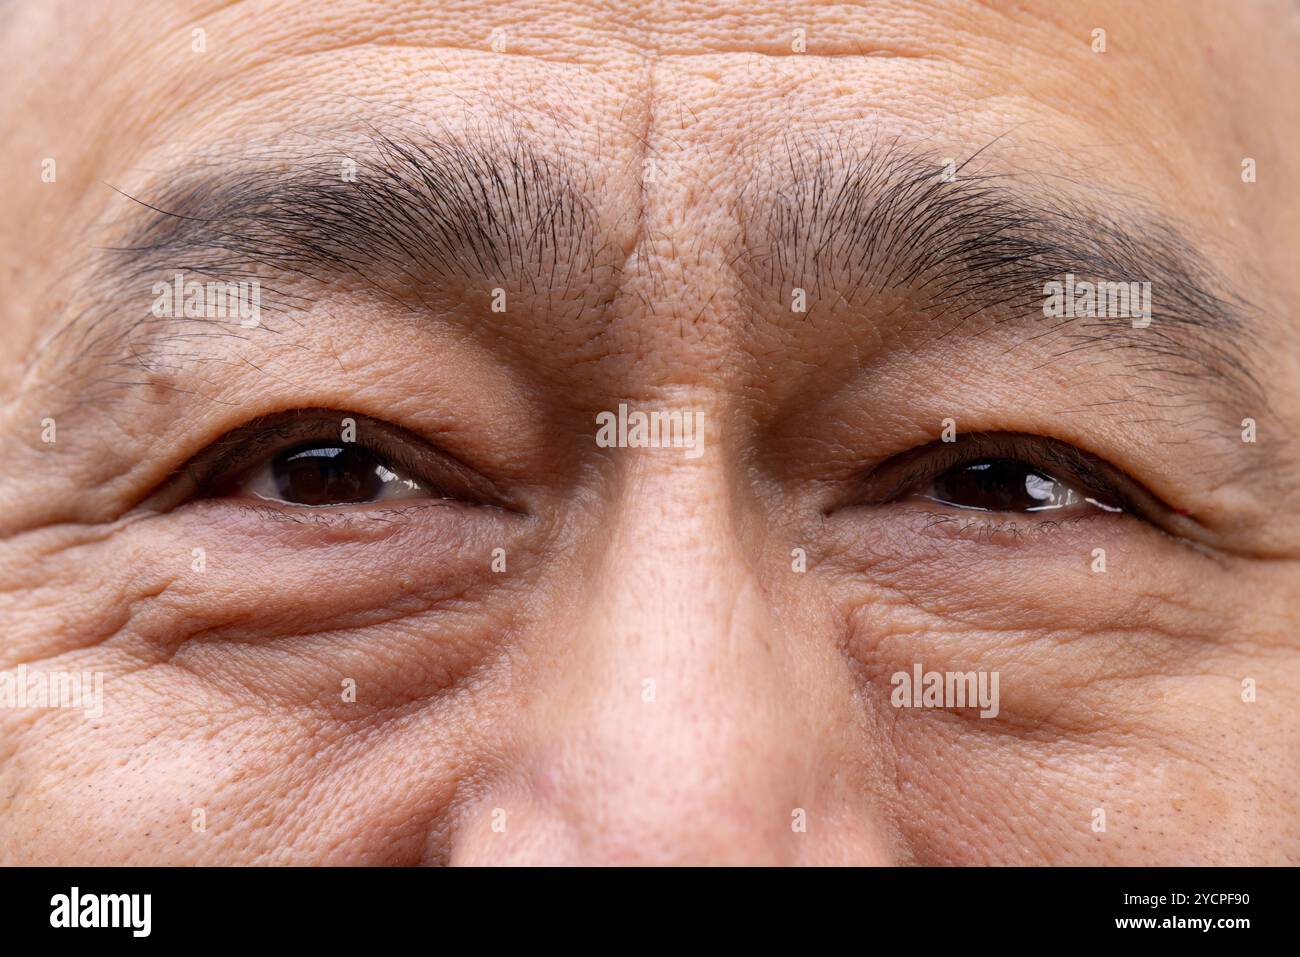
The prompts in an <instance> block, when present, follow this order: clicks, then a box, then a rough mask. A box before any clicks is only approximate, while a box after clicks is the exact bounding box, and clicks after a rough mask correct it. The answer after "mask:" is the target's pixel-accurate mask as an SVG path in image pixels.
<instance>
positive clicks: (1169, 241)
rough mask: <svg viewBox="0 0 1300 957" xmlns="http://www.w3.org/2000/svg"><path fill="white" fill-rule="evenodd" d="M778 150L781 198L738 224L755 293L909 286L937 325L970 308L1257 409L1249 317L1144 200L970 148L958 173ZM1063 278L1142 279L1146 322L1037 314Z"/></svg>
mask: <svg viewBox="0 0 1300 957" xmlns="http://www.w3.org/2000/svg"><path fill="white" fill-rule="evenodd" d="M786 146H787V149H786V155H785V156H784V157H783V159H784V165H783V168H782V169H781V172H780V176H781V178H782V181H783V183H784V184H785V186H784V188H783V189H781V190H779V191H777V192H775V193H774V194H773V195H771V196H768V197H764V198H761V199H760V201H759V202H758V203H757V204H756V208H757V209H758V210H759V212H758V214H757V215H753V214H752V213H751V215H750V216H749V217H748V218H749V220H750V221H749V222H747V223H746V228H747V230H748V231H751V232H752V233H753V235H751V236H750V237H749V241H750V243H751V245H752V246H753V247H754V249H753V250H752V254H753V255H754V259H753V260H752V261H753V262H754V264H755V268H757V269H758V270H759V272H760V273H762V272H763V271H764V267H765V269H766V274H765V275H760V277H759V279H760V281H761V282H763V283H764V284H766V286H767V287H769V288H774V289H775V288H779V289H782V290H785V291H788V290H789V289H790V288H791V287H792V286H800V287H803V286H805V284H807V287H808V288H809V295H810V299H811V298H813V296H812V293H813V292H814V291H815V292H816V293H818V294H819V296H825V294H826V293H830V294H831V296H830V299H831V300H832V301H838V300H839V299H840V298H841V297H844V298H851V297H853V296H855V295H856V296H871V295H880V294H882V293H884V292H885V291H887V290H891V289H907V290H910V291H911V293H912V294H913V298H914V299H915V300H916V301H917V302H919V303H922V304H923V307H924V311H925V312H926V313H927V314H928V315H929V317H930V318H932V319H937V320H944V319H946V320H949V321H948V322H947V323H945V328H946V330H947V331H951V330H952V329H955V328H957V327H959V326H961V325H963V324H965V323H967V322H969V321H970V320H972V319H974V318H976V317H978V316H981V315H984V314H987V315H988V316H989V317H991V321H993V322H996V323H1007V322H1012V321H1019V322H1020V323H1023V324H1026V326H1027V331H1028V333H1029V337H1030V338H1040V337H1041V338H1043V339H1047V338H1049V337H1051V338H1052V339H1053V341H1054V342H1056V343H1057V344H1058V345H1057V352H1056V353H1055V354H1056V355H1057V356H1061V355H1064V354H1067V353H1072V352H1076V351H1081V350H1089V349H1098V350H1103V351H1109V352H1118V351H1120V350H1131V354H1130V353H1126V356H1129V357H1131V358H1132V360H1133V364H1132V369H1133V370H1135V371H1140V372H1149V371H1158V372H1161V373H1165V374H1167V375H1169V376H1173V377H1182V378H1186V379H1188V380H1192V381H1193V382H1198V381H1203V380H1204V378H1205V377H1207V376H1209V377H1211V378H1212V379H1213V380H1215V381H1216V382H1219V383H1221V384H1225V385H1228V386H1229V387H1235V388H1236V390H1237V391H1240V392H1245V393H1247V394H1249V395H1250V396H1251V398H1252V399H1253V400H1256V401H1259V402H1263V401H1264V390H1263V389H1262V387H1261V385H1260V383H1259V382H1258V380H1257V379H1256V377H1255V375H1254V373H1253V371H1252V366H1251V364H1250V363H1249V362H1248V358H1247V357H1248V356H1249V354H1250V347H1251V345H1252V344H1253V343H1254V333H1255V330H1256V328H1257V326H1258V320H1259V310H1258V309H1257V308H1256V307H1255V306H1253V305H1252V304H1251V303H1250V302H1249V301H1247V300H1246V299H1245V298H1244V297H1243V296H1242V295H1240V294H1239V293H1237V292H1235V291H1233V290H1232V289H1231V288H1230V286H1229V285H1228V283H1227V282H1226V280H1224V278H1223V277H1222V276H1221V275H1219V274H1218V273H1217V272H1216V271H1215V270H1214V269H1213V268H1212V267H1211V266H1210V265H1209V263H1208V260H1207V259H1206V257H1205V256H1204V255H1203V254H1202V253H1200V252H1199V251H1198V250H1197V249H1196V248H1195V247H1194V246H1193V244H1192V243H1191V242H1190V241H1189V240H1188V239H1187V238H1186V237H1185V235H1184V234H1183V233H1182V232H1181V231H1180V230H1179V229H1178V228H1177V227H1176V226H1175V225H1174V224H1173V223H1172V222H1171V221H1170V220H1169V219H1168V218H1167V217H1165V216H1162V215H1160V214H1158V213H1157V212H1155V211H1154V210H1153V209H1151V208H1150V206H1149V204H1146V203H1144V202H1142V201H1140V200H1137V199H1135V198H1133V197H1127V196H1125V197H1115V201H1116V202H1117V203H1120V204H1122V207H1123V210H1124V212H1125V214H1126V215H1125V216H1121V215H1119V214H1117V213H1116V212H1114V211H1113V210H1111V209H1108V208H1106V204H1105V203H1104V202H1098V201H1097V200H1096V199H1094V200H1093V201H1092V202H1091V203H1085V202H1084V201H1082V200H1080V199H1078V198H1075V196H1074V193H1073V189H1072V188H1062V189H1060V190H1053V191H1051V192H1048V191H1047V190H1045V189H1044V188H1043V187H1042V186H1041V185H1040V186H1037V187H1035V188H1028V187H1027V186H1026V185H1025V183H1024V182H1022V181H1021V178H1020V177H1017V176H1016V175H1014V174H1011V173H999V172H988V171H985V170H983V169H981V170H976V169H974V168H973V167H974V163H975V161H976V160H977V159H978V158H979V157H980V156H981V155H982V154H983V152H984V150H980V151H977V152H976V153H975V154H973V155H972V156H970V157H968V158H967V159H966V160H965V161H964V162H961V163H960V164H958V163H956V162H955V161H947V162H945V161H943V160H941V159H939V158H938V157H936V156H935V155H932V154H930V153H928V152H924V151H920V150H914V149H910V148H907V147H904V146H901V145H900V144H898V143H891V144H887V145H885V146H884V147H882V148H875V149H870V150H867V151H866V152H865V153H864V152H857V151H852V150H850V149H848V148H844V147H829V146H827V145H826V144H822V143H812V144H808V143H794V142H790V141H787V144H786ZM987 148H988V147H985V149H987ZM741 208H742V209H744V208H745V204H744V203H742V204H741ZM1130 218H1131V219H1132V222H1131V223H1130V222H1129V221H1127V220H1129V219H1130ZM1067 274H1072V275H1073V276H1075V277H1077V278H1078V279H1080V280H1088V281H1101V282H1149V283H1150V284H1151V287H1150V288H1151V290H1152V302H1151V321H1150V325H1149V326H1147V327H1145V328H1133V327H1132V325H1131V323H1130V320H1129V319H1127V318H1115V317H1106V316H1104V315H1103V316H1095V317H1088V316H1072V317H1059V318H1058V317H1055V316H1052V317H1048V316H1045V315H1044V310H1043V306H1044V302H1045V300H1046V299H1047V295H1046V290H1045V284H1046V283H1047V282H1050V281H1052V280H1061V279H1063V278H1064V277H1065V276H1066V275H1067ZM1035 323H1036V324H1037V326H1036V328H1035V326H1034V324H1035ZM945 334H946V333H945Z"/></svg>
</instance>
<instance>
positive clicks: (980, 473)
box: [916, 459, 1121, 512]
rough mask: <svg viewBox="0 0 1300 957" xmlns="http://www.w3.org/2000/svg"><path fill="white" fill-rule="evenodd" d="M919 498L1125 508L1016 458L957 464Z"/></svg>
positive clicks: (999, 508) (1032, 508)
mask: <svg viewBox="0 0 1300 957" xmlns="http://www.w3.org/2000/svg"><path fill="white" fill-rule="evenodd" d="M916 496H917V497H918V498H922V499H926V500H929V501H931V502H935V503H936V504H939V505H948V506H950V507H952V508H965V509H973V510H975V511H980V512H1060V511H1062V510H1065V509H1069V508H1077V507H1079V506H1083V505H1091V506H1093V507H1095V508H1100V509H1103V510H1105V511H1108V512H1118V511H1121V509H1120V507H1119V506H1117V505H1107V504H1105V503H1104V502H1102V501H1100V500H1099V499H1097V498H1095V497H1093V496H1091V495H1090V494H1088V493H1087V492H1085V491H1080V490H1079V489H1076V488H1075V487H1074V486H1072V485H1070V484H1068V483H1067V482H1065V481H1062V480H1061V479H1058V478H1055V477H1053V476H1051V475H1048V474H1046V473H1045V472H1044V471H1042V470H1040V469H1039V468H1038V467H1037V466H1034V465H1031V464H1030V463H1028V462H1021V461H1018V460H1016V459H982V460H980V461H977V462H969V463H966V464H963V465H956V466H953V467H952V468H950V469H948V470H947V471H946V472H944V473H943V474H942V475H938V476H936V477H935V478H933V479H931V480H930V481H929V482H928V483H927V484H926V485H925V487H924V488H923V489H922V490H921V491H919V492H917V493H916Z"/></svg>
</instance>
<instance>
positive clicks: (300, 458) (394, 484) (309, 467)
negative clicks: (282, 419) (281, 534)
mask: <svg viewBox="0 0 1300 957" xmlns="http://www.w3.org/2000/svg"><path fill="white" fill-rule="evenodd" d="M226 489H228V490H229V491H232V492H235V493H243V494H247V495H253V496H256V497H257V498H261V499H266V500H267V501H270V502H280V503H283V504H286V505H309V506H319V505H361V504H367V503H370V502H379V501H392V500H395V499H403V498H422V497H426V496H427V495H428V492H427V491H426V490H425V488H424V487H423V486H422V485H420V483H418V482H416V481H414V480H413V479H410V478H406V477H405V476H403V475H401V474H400V473H398V472H395V471H393V470H392V469H391V468H389V467H388V466H386V465H385V464H384V462H383V460H382V459H380V458H379V457H378V456H376V455H375V453H373V452H371V451H369V450H368V449H363V448H357V447H355V446H351V445H325V444H321V443H319V442H316V443H307V444H305V445H299V446H294V447H293V448H290V449H286V450H285V451H283V452H278V453H276V454H275V455H274V456H273V457H272V458H271V459H270V461H268V462H265V463H262V464H259V465H257V466H256V467H254V468H253V469H250V470H249V471H248V472H247V473H246V474H244V475H242V476H240V477H239V479H237V480H235V482H234V483H232V484H230V485H227V486H226ZM438 497H439V498H441V497H445V496H441V495H440V496H438Z"/></svg>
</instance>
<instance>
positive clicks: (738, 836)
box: [538, 450, 806, 861]
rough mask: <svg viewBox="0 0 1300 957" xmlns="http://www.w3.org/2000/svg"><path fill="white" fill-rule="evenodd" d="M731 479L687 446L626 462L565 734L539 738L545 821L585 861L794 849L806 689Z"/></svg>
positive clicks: (572, 657) (550, 708)
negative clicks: (745, 534)
mask: <svg viewBox="0 0 1300 957" xmlns="http://www.w3.org/2000/svg"><path fill="white" fill-rule="evenodd" d="M664 456H671V457H672V460H665V458H664ZM725 482H726V476H725V475H724V474H723V473H722V470H721V469H720V468H718V467H717V465H716V463H715V464H709V462H708V461H707V459H705V458H701V459H700V460H697V461H691V460H688V459H686V458H685V456H683V455H682V454H681V453H680V452H670V451H667V450H657V451H653V452H652V451H642V452H639V453H637V456H636V460H635V461H634V462H631V463H630V464H629V465H628V468H627V473H626V481H625V482H624V484H623V491H622V493H621V495H620V496H619V500H618V506H617V509H616V515H615V516H614V518H613V520H612V522H611V525H610V527H609V531H608V540H607V542H606V544H605V546H604V548H603V549H602V552H603V554H602V556H601V561H600V565H599V572H598V573H597V574H595V575H594V577H593V580H592V582H591V586H590V591H589V593H588V594H587V595H585V596H584V598H583V600H582V608H581V611H580V612H579V613H578V616H577V619H576V621H575V622H574V623H573V624H574V631H573V633H572V637H571V641H570V642H569V643H568V646H569V650H568V652H567V653H566V655H565V657H566V659H567V661H568V663H569V665H570V667H569V668H567V670H566V672H565V675H564V678H563V680H559V681H555V682H551V683H549V687H550V688H554V689H555V691H554V693H555V694H556V695H558V698H559V700H553V701H551V702H549V703H548V704H547V706H546V710H547V712H548V713H549V714H559V715H561V716H562V718H561V721H562V722H563V725H564V727H563V728H562V729H555V730H554V731H552V732H551V739H550V740H549V741H547V742H538V745H539V754H541V755H545V756H546V757H545V758H543V760H544V762H545V763H546V768H545V770H544V772H543V773H544V776H545V780H546V787H545V791H546V793H547V794H548V795H549V799H550V800H552V801H553V802H554V806H553V807H552V808H551V809H550V811H549V813H560V814H563V815H565V816H566V817H567V822H566V823H567V826H568V828H569V829H571V833H572V834H573V836H574V837H575V838H576V840H575V842H574V845H573V846H572V847H571V849H572V850H574V851H575V852H578V850H577V849H578V847H581V848H582V850H581V852H580V853H581V855H582V856H583V857H588V858H589V857H591V856H593V855H594V856H596V857H605V856H609V857H612V858H621V859H636V860H642V859H647V858H648V859H652V860H654V859H682V857H683V856H685V857H688V858H692V859H694V858H695V857H696V856H697V857H698V859H701V860H713V861H717V860H725V859H727V857H728V855H730V854H733V853H736V852H738V851H740V850H742V849H743V850H744V851H745V853H746V854H748V855H749V857H750V858H752V856H753V850H754V849H755V848H762V849H763V851H762V855H761V857H762V859H769V860H774V861H775V860H782V859H784V858H785V857H787V856H788V855H789V854H790V853H792V851H791V848H790V847H788V846H787V845H788V844H789V838H790V836H791V835H792V833H793V832H792V831H791V828H790V821H791V814H792V811H793V810H794V808H795V807H796V806H797V795H798V793H799V791H800V788H801V786H802V784H803V783H804V778H805V777H806V774H805V769H804V768H803V767H802V764H803V762H804V755H805V754H806V749H805V748H802V747H801V746H800V741H801V740H802V739H803V737H804V734H805V732H804V731H802V730H800V729H801V728H802V727H803V726H804V725H806V721H805V720H804V718H803V716H802V715H801V714H800V713H799V704H798V702H799V701H801V700H804V699H805V698H806V696H801V695H797V694H795V693H794V689H793V687H792V684H793V672H794V669H793V667H792V665H791V664H790V661H789V660H788V659H789V657H790V656H789V655H788V653H787V649H786V648H785V647H784V645H785V642H784V639H783V636H782V634H781V629H780V627H779V624H778V622H777V620H776V618H775V617H774V614H773V612H772V609H771V608H770V606H769V603H768V602H767V600H766V599H765V597H764V595H763V592H762V590H761V588H760V587H759V583H758V581H757V580H756V575H755V573H754V571H753V570H752V568H751V559H750V556H749V555H747V554H746V549H745V546H744V544H743V542H742V541H741V540H740V537H739V535H738V534H737V529H736V525H735V523H734V521H733V516H732V514H731V512H730V499H729V497H728V495H727V494H726V488H725ZM547 693H552V692H549V691H548V692H547Z"/></svg>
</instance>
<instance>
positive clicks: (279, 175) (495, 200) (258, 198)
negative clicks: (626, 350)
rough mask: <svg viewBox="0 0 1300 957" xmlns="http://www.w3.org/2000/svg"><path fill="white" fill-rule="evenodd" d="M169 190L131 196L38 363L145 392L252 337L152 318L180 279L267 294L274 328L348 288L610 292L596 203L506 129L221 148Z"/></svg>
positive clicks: (390, 294) (110, 386)
mask: <svg viewBox="0 0 1300 957" xmlns="http://www.w3.org/2000/svg"><path fill="white" fill-rule="evenodd" d="M166 176H167V180H166V181H165V182H164V183H163V185H161V186H150V187H146V190H147V191H146V192H142V193H141V194H140V195H138V196H133V195H131V194H128V193H125V192H123V191H121V190H118V192H120V193H122V195H123V196H126V197H127V198H128V199H130V200H132V201H133V203H134V205H133V207H132V208H131V209H130V210H129V211H128V213H127V214H126V215H125V216H123V217H122V218H121V219H120V220H118V221H116V222H114V223H111V224H109V226H108V228H109V229H111V230H113V232H114V235H116V236H119V237H120V239H118V241H116V242H114V243H111V244H109V245H104V246H101V247H100V248H99V255H98V257H97V258H96V260H95V261H94V263H93V265H92V267H91V269H90V271H89V275H88V277H87V281H85V282H84V283H83V284H82V288H83V289H85V290H87V292H86V294H85V296H84V298H85V300H86V301H87V303H88V304H87V305H86V306H85V307H84V308H82V309H80V310H79V311H77V312H75V313H73V314H71V315H69V316H65V318H64V321H63V322H62V323H61V325H60V327H59V329H58V331H57V332H56V334H55V335H54V336H53V337H52V338H51V339H50V340H48V341H47V342H46V343H45V344H44V345H43V346H42V349H41V351H45V349H46V348H47V347H50V346H57V347H58V351H60V352H62V353H64V354H65V358H66V361H68V362H71V363H73V364H74V365H76V366H78V367H83V368H84V367H86V366H93V367H94V368H95V371H96V381H97V383H98V386H99V388H100V389H101V390H103V389H106V390H108V391H113V390H115V389H117V388H120V387H124V386H131V385H136V384H139V383H138V382H136V381H134V380H135V379H137V378H138V375H134V374H133V370H134V372H135V373H138V372H139V371H140V370H141V369H144V370H146V371H149V370H156V369H159V368H161V367H163V366H165V365H168V364H170V363H172V362H185V361H188V360H191V359H194V358H196V357H198V356H197V354H196V353H195V352H194V349H195V343H196V342H201V341H203V339H205V338H207V337H225V336H238V335H240V334H241V332H243V331H242V330H240V329H239V328H238V326H237V324H234V325H232V324H229V323H227V324H221V323H212V322H211V321H209V320H206V319H201V318H193V319H188V318H184V317H176V318H171V319H158V318H156V317H153V316H151V315H149V314H148V309H147V307H145V306H144V305H143V303H145V302H147V301H148V299H149V298H150V296H151V295H152V293H150V290H151V287H152V284H153V283H154V282H155V281H158V280H160V279H161V280H170V279H171V278H172V276H173V274H175V273H182V274H184V275H185V277H186V279H194V280H198V281H200V282H203V281H210V280H219V281H222V282H225V283H235V282H239V281H245V280H254V279H256V280H258V282H259V285H260V289H261V293H262V295H261V299H262V304H261V309H262V311H263V312H265V313H275V312H284V311H287V310H289V309H290V308H292V307H302V306H305V305H308V304H310V303H311V302H312V301H313V300H314V299H315V298H317V296H318V295H319V294H320V292H321V288H322V286H328V287H335V288H336V287H337V286H338V285H339V284H342V283H351V284H352V285H353V286H358V287H361V288H364V289H367V290H369V291H370V292H373V293H375V294H378V295H380V296H383V297H385V298H388V299H390V300H394V301H396V302H399V303H405V304H408V305H409V301H410V300H411V299H412V298H415V299H418V300H420V301H421V303H423V301H424V300H423V293H425V292H429V291H438V290H441V291H444V292H446V291H452V292H454V293H456V294H458V298H463V294H464V293H465V292H466V291H467V290H468V289H471V288H472V287H473V286H474V285H476V284H478V285H480V287H481V291H482V293H483V299H484V301H486V300H487V298H488V296H489V295H490V294H491V289H492V288H493V287H509V286H511V285H512V284H514V285H518V286H521V287H524V288H526V289H528V290H531V291H539V290H540V291H541V292H543V293H544V294H546V295H547V297H548V299H551V298H554V297H557V296H561V295H567V294H568V293H570V292H573V293H574V294H578V293H582V292H585V291H586V290H587V289H588V287H590V286H591V285H593V283H594V282H595V281H596V279H597V278H598V276H597V272H598V269H599V268H600V267H598V262H599V257H600V247H598V246H597V244H596V242H595V238H596V226H595V223H596V216H595V214H594V212H593V210H592V207H591V205H590V203H589V202H588V199H587V195H586V193H587V192H588V191H587V190H583V189H581V188H579V186H578V183H579V179H578V177H577V175H576V174H575V172H574V171H573V170H572V169H570V168H569V167H568V166H566V165H565V164H563V163H562V161H560V160H559V159H557V158H555V157H553V156H552V155H551V154H550V153H548V152H544V151H542V150H540V149H538V148H536V147H535V146H534V145H533V144H532V143H531V142H530V141H529V140H528V139H527V138H526V137H525V136H523V135H520V134H517V133H516V132H514V131H513V130H509V129H506V128H505V127H502V126H495V127H492V128H485V127H475V128H473V129H471V130H469V131H467V133H466V134H464V135H463V136H461V137H460V138H456V137H450V136H448V137H442V138H431V137H429V136H427V135H425V134H423V133H418V132H410V131H406V130H403V131H401V132H394V131H382V132H381V131H379V130H377V129H375V128H373V127H371V128H370V129H369V131H368V133H367V135H366V136H364V137H361V138H360V139H356V138H353V139H351V140H350V141H349V143H348V145H330V144H327V145H324V146H322V145H321V142H320V141H319V140H313V141H311V143H310V144H308V145H306V146H304V145H300V144H297V143H293V144H290V145H278V146H264V145H263V146H252V147H238V148H231V149H225V148H223V147H214V148H212V149H211V150H210V151H209V152H208V153H205V154H203V155H190V156H186V157H185V158H184V159H183V160H182V161H181V162H179V163H178V164H176V165H175V166H174V167H173V168H171V169H169V170H168V171H167V173H166ZM137 303H140V304H141V308H140V309H139V311H138V313H133V310H134V309H135V307H136V305H137ZM124 313H127V314H131V315H132V318H129V319H127V320H123V314H124ZM124 343H125V350H126V354H125V355H123V349H124ZM33 359H35V357H33ZM106 369H108V370H110V371H108V373H107V375H105V370H106ZM112 370H117V371H112ZM69 371H70V370H69ZM121 373H124V374H121Z"/></svg>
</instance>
